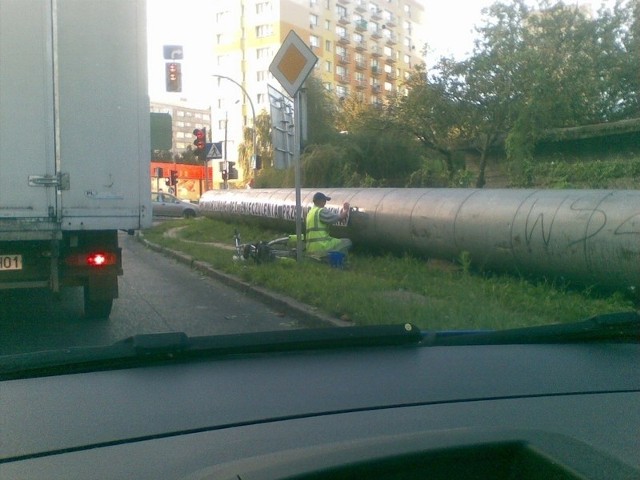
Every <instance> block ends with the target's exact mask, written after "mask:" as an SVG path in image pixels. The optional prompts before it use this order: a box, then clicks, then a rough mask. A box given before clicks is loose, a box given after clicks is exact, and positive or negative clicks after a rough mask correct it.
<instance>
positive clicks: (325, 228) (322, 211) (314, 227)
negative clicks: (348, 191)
mask: <svg viewBox="0 0 640 480" xmlns="http://www.w3.org/2000/svg"><path fill="white" fill-rule="evenodd" d="M327 200H331V198H330V197H327V196H326V195H325V194H324V193H321V192H317V193H316V194H315V195H314V196H313V207H312V208H311V210H309V213H308V214H307V222H306V234H305V239H306V243H307V253H311V254H314V253H326V252H330V251H336V252H341V253H344V254H346V253H347V251H348V250H349V249H350V248H351V245H352V243H351V240H349V239H348V238H333V237H331V236H329V225H333V224H334V223H338V222H339V221H341V220H345V219H346V218H347V216H348V215H349V203H348V202H345V203H344V204H343V205H342V210H340V213H332V212H331V211H329V209H327V208H325V205H326V203H327Z"/></svg>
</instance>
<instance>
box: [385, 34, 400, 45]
mask: <svg viewBox="0 0 640 480" xmlns="http://www.w3.org/2000/svg"><path fill="white" fill-rule="evenodd" d="M385 42H387V45H388V46H390V47H391V46H393V45H395V44H396V43H398V40H397V37H396V36H395V35H394V34H393V33H392V34H391V35H388V36H387V37H385Z"/></svg>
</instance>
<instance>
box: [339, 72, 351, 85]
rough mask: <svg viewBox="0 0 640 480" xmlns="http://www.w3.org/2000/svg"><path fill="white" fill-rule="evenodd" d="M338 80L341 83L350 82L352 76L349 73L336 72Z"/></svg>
mask: <svg viewBox="0 0 640 480" xmlns="http://www.w3.org/2000/svg"><path fill="white" fill-rule="evenodd" d="M336 80H337V81H338V82H339V83H349V80H350V77H349V74H348V73H336Z"/></svg>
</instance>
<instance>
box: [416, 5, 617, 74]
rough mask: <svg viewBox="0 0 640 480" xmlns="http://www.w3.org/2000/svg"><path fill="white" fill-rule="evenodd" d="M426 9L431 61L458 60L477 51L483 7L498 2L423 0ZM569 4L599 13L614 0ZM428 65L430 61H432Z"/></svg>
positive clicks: (426, 31)
mask: <svg viewBox="0 0 640 480" xmlns="http://www.w3.org/2000/svg"><path fill="white" fill-rule="evenodd" d="M422 2H423V4H424V6H425V17H426V25H425V26H426V28H425V34H426V41H427V43H428V44H429V47H430V48H429V50H430V53H431V59H436V58H439V57H441V56H443V55H447V56H448V55H452V56H453V57H455V58H456V59H458V60H461V59H463V58H465V57H467V56H468V55H469V54H470V53H471V51H472V49H473V41H474V38H475V32H474V26H475V25H480V24H481V23H483V22H482V14H481V11H482V9H483V8H485V7H488V6H490V5H491V4H493V3H495V0H422ZM564 3H566V4H576V5H580V6H583V5H590V6H591V7H592V9H593V12H594V13H595V12H597V11H598V9H599V8H600V6H601V4H604V5H606V6H608V7H612V6H613V4H614V1H613V0H564ZM427 60H428V62H427V63H428V64H429V63H430V61H429V60H430V59H429V58H428V59H427Z"/></svg>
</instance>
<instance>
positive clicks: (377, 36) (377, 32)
mask: <svg viewBox="0 0 640 480" xmlns="http://www.w3.org/2000/svg"><path fill="white" fill-rule="evenodd" d="M371 38H373V39H375V40H378V39H380V38H382V32H381V31H380V30H372V31H371Z"/></svg>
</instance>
